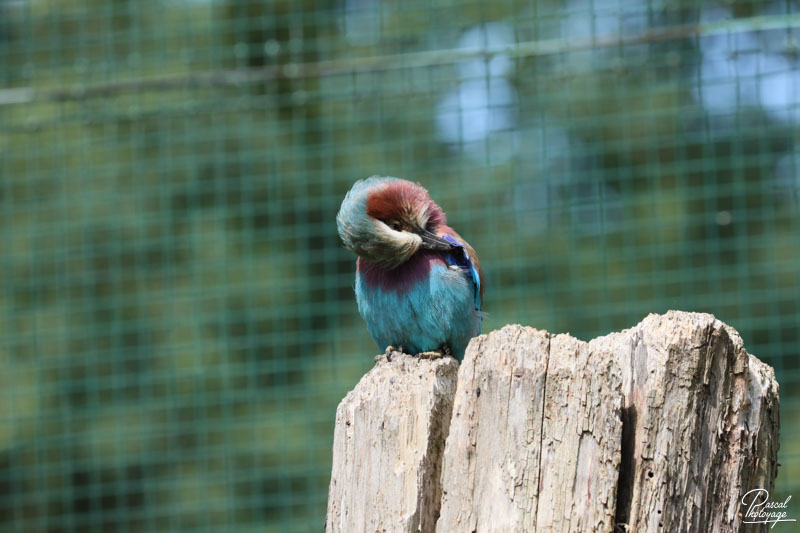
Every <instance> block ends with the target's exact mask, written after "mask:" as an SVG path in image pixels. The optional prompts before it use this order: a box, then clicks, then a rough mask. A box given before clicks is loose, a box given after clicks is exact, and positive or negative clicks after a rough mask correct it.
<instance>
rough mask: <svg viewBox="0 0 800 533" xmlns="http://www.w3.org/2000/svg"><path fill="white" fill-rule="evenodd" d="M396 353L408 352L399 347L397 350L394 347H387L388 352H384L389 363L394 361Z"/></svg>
mask: <svg viewBox="0 0 800 533" xmlns="http://www.w3.org/2000/svg"><path fill="white" fill-rule="evenodd" d="M394 352H400V353H406V350H405V348H403V347H402V346H398V347H397V348H395V347H394V346H392V345H389V346H387V347H386V350H385V351H384V352H383V354H384V355H385V356H386V360H387V361H391V360H392V353H394Z"/></svg>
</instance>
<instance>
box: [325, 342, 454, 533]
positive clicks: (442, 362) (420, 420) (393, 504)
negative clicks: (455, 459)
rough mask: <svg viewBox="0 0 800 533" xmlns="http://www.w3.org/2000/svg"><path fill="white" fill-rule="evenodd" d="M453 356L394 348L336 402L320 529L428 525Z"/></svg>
mask: <svg viewBox="0 0 800 533" xmlns="http://www.w3.org/2000/svg"><path fill="white" fill-rule="evenodd" d="M457 372H458V363H457V362H456V361H455V359H453V358H450V357H448V358H444V359H438V360H421V359H418V358H416V357H412V356H410V355H406V354H400V353H396V352H395V353H394V354H393V355H392V357H391V361H387V360H386V358H385V357H381V358H379V359H378V362H377V364H376V365H375V367H374V368H373V369H372V370H370V371H369V372H368V373H367V374H366V375H365V376H364V377H363V378H362V379H361V381H359V383H358V385H356V387H355V389H353V390H352V391H351V392H350V393H348V394H347V396H346V397H345V398H344V399H343V400H342V402H341V403H340V404H339V407H338V409H337V410H336V427H335V429H334V439H333V471H332V474H331V484H330V488H329V492H328V512H327V517H326V521H325V530H326V531H328V532H343V533H350V532H354V531H369V532H376V531H381V532H382V531H386V532H392V531H398V532H414V531H433V530H434V526H435V523H436V519H437V517H438V515H439V508H440V501H441V485H440V477H441V460H442V453H443V451H444V442H445V438H446V437H447V431H448V427H449V425H450V414H451V411H452V408H453V396H454V394H455V388H456V379H457Z"/></svg>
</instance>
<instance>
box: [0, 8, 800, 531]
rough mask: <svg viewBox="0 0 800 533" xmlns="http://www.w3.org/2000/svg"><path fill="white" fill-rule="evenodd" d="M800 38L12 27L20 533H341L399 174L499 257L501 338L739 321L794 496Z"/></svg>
mask: <svg viewBox="0 0 800 533" xmlns="http://www.w3.org/2000/svg"><path fill="white" fill-rule="evenodd" d="M799 38H800V5H798V2H797V1H794V0H774V1H772V0H770V1H738V0H731V1H725V2H714V1H706V0H692V1H688V0H686V1H672V0H549V1H548V0H542V1H529V2H523V1H518V0H505V1H499V2H478V1H473V2H457V1H445V0H425V1H419V0H405V1H402V2H400V1H389V0H325V1H322V2H319V1H317V2H312V1H310V0H291V1H290V0H269V1H256V0H250V1H237V0H228V1H224V0H216V1H214V0H160V1H157V0H148V1H136V0H115V1H111V0H106V1H101V0H62V1H59V2H53V1H50V2H48V1H45V0H0V239H1V240H0V243H1V245H2V255H0V261H2V274H3V275H2V280H1V281H0V288H1V290H0V312H2V314H3V319H2V320H0V531H4V532H5V531H9V532H91V531H98V532H99V531H103V532H117V531H119V532H140V531H141V532H153V531H214V532H216V531H236V532H239V531H241V532H244V531H268V532H271V531H274V532H278V531H280V532H292V531H319V530H320V529H321V528H322V525H323V521H324V509H325V502H326V491H327V483H328V479H329V474H330V449H331V441H332V428H333V418H334V410H335V407H336V404H337V403H338V401H339V400H340V399H341V397H342V396H343V395H344V394H345V393H346V391H347V390H349V389H350V388H352V386H353V385H354V384H355V383H356V381H357V380H358V378H359V377H360V376H361V374H362V373H363V372H365V371H366V370H367V369H368V368H369V367H370V365H371V364H372V356H373V355H374V354H375V353H376V351H377V349H376V347H375V346H374V345H373V344H372V341H371V340H370V338H369V335H368V333H367V330H366V328H365V326H364V325H363V323H362V321H361V320H360V318H359V317H358V315H357V309H356V304H355V300H354V296H353V291H352V284H353V274H354V258H353V257H352V256H351V255H350V254H349V253H348V252H346V251H345V250H344V249H343V248H342V247H341V245H340V243H339V241H338V237H337V235H336V227H335V221H334V218H335V214H336V211H337V209H338V206H339V203H340V202H341V199H342V198H343V196H344V193H345V192H346V191H347V189H348V188H349V186H350V185H351V184H352V182H353V181H355V180H356V179H358V178H363V177H366V176H369V175H372V174H384V175H395V176H401V177H405V178H408V179H413V180H417V181H420V182H421V183H423V184H424V185H425V186H426V187H428V188H429V189H430V191H431V194H432V196H433V197H434V198H435V199H436V200H437V201H438V202H439V203H440V205H442V207H443V208H444V209H445V211H446V212H447V214H448V217H449V221H450V223H451V225H452V226H453V227H455V228H457V229H458V231H459V232H460V233H461V234H462V235H463V236H464V237H465V238H467V239H468V240H469V241H470V242H471V243H472V244H473V246H474V247H475V248H476V250H477V251H478V253H479V254H480V257H481V262H482V264H483V268H484V270H485V273H486V297H485V306H486V310H487V311H488V313H489V316H488V318H487V319H486V321H485V322H484V330H485V331H488V330H492V329H495V328H498V327H500V326H502V325H504V324H506V323H522V324H526V325H532V326H535V327H538V328H543V329H548V330H550V331H553V332H565V331H569V332H571V333H572V334H573V335H576V336H579V337H581V338H584V339H589V338H591V337H593V336H596V335H600V334H603V333H606V332H609V331H615V330H620V329H623V328H625V327H628V326H631V325H633V324H635V323H637V322H638V321H639V320H640V319H641V318H643V317H644V316H645V315H646V314H648V313H650V312H663V311H666V310H667V309H671V308H676V309H683V310H694V311H705V312H711V313H714V314H715V315H716V316H717V317H718V318H719V319H721V320H723V321H725V322H727V323H729V324H730V325H732V326H733V327H735V328H737V329H738V331H739V332H740V333H741V335H742V337H743V339H744V341H745V346H746V347H747V348H748V350H749V351H750V352H751V353H754V354H756V355H758V356H759V357H761V358H762V359H763V360H765V361H766V362H768V363H769V364H771V365H773V366H774V367H775V370H776V372H777V376H778V380H779V382H780V384H781V393H782V407H781V408H782V418H783V428H782V432H781V433H782V435H781V438H782V446H781V451H780V461H781V463H782V467H781V469H780V472H779V479H778V487H777V489H776V490H777V491H778V492H779V494H777V495H774V498H773V499H775V500H781V501H782V500H783V499H784V498H785V497H786V496H788V495H789V494H792V492H793V491H794V492H795V493H797V492H798V491H800V481H799V480H800V444H798V443H800V439H799V438H798V437H800V394H798V392H797V390H798V388H797V387H798V385H800V370H799V367H800V358H799V357H798V350H799V349H800V334H799V333H798V330H799V329H800V273H799V272H798V264H799V262H800V216H799V215H800V157H798V156H797V155H796V149H795V146H796V145H797V143H798V141H800V129H798V126H799V125H800V69H799V68H798V67H800V52H799V51H798V50H799V49H798V42H800V41H799ZM365 496H366V495H365ZM795 514H798V515H800V508H798V509H797V510H796V511H795Z"/></svg>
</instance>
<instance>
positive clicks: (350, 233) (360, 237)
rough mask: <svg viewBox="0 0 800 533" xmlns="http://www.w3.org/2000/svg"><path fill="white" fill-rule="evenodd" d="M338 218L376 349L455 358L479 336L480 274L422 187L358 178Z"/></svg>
mask: <svg viewBox="0 0 800 533" xmlns="http://www.w3.org/2000/svg"><path fill="white" fill-rule="evenodd" d="M336 223H337V226H338V229H339V236H340V237H341V238H342V241H343V242H344V245H345V246H346V247H347V248H348V249H349V250H350V251H352V252H355V253H356V254H358V260H357V261H356V283H355V291H356V300H357V302H358V310H359V311H360V313H361V316H362V317H364V320H365V321H366V323H367V329H369V332H370V334H371V335H372V338H373V339H374V340H375V342H376V343H377V344H378V347H379V348H380V349H381V350H387V352H388V351H389V350H391V349H392V348H394V349H397V350H402V351H404V352H406V353H410V354H424V355H423V356H424V357H431V356H436V355H437V353H438V354H452V355H454V356H455V357H456V358H458V359H459V360H461V359H462V358H463V357H464V351H465V350H466V348H467V344H468V343H469V341H470V339H471V338H472V337H474V336H476V335H478V334H480V330H481V300H482V299H483V273H482V272H481V267H480V263H479V262H478V256H477V254H476V253H475V250H473V249H472V247H471V246H470V245H469V244H468V243H467V241H465V240H464V239H462V238H461V236H460V235H459V234H458V233H456V232H455V231H454V230H453V229H452V228H450V227H448V226H447V221H446V219H445V215H444V212H442V210H441V208H440V207H439V206H438V205H436V203H435V202H434V201H433V200H431V198H430V196H429V195H428V191H427V190H425V188H424V187H422V186H421V185H419V184H417V183H411V182H410V181H406V180H401V179H398V178H389V177H378V176H373V177H371V178H367V179H365V180H359V181H357V182H356V183H355V184H354V185H353V187H352V188H351V189H350V191H349V192H348V193H347V195H346V196H345V198H344V201H343V202H342V206H341V208H340V209H339V214H338V215H337V216H336ZM430 352H434V353H430Z"/></svg>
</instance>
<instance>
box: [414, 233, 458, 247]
mask: <svg viewBox="0 0 800 533" xmlns="http://www.w3.org/2000/svg"><path fill="white" fill-rule="evenodd" d="M416 234H417V235H419V236H420V237H422V247H423V248H426V249H428V250H439V251H442V252H446V251H449V250H452V249H453V248H457V246H455V245H453V244H451V243H449V242H447V241H446V240H444V239H443V238H441V237H439V236H437V235H435V234H433V233H431V232H430V231H428V230H426V229H425V228H417V230H416Z"/></svg>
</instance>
